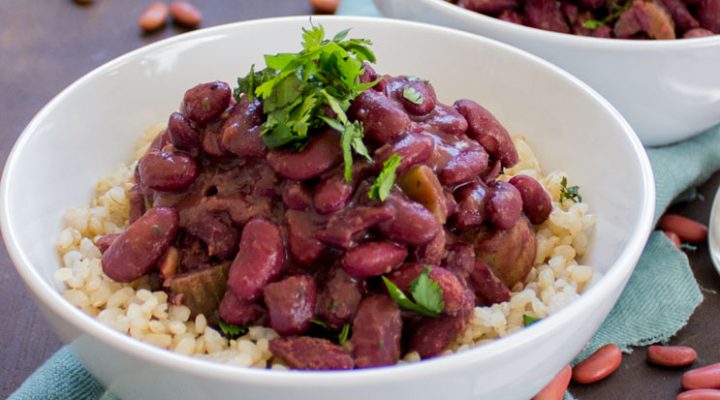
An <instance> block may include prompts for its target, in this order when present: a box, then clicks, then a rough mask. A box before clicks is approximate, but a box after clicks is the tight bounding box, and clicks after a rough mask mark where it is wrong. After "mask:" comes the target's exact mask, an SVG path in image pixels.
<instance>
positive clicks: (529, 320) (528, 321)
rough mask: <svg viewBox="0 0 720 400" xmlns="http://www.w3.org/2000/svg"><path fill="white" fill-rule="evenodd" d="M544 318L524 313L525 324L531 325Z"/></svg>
mask: <svg viewBox="0 0 720 400" xmlns="http://www.w3.org/2000/svg"><path fill="white" fill-rule="evenodd" d="M541 319H542V318H537V317H533V316H530V315H527V314H523V324H525V326H530V325H532V324H534V323H536V322H538V321H540V320H541Z"/></svg>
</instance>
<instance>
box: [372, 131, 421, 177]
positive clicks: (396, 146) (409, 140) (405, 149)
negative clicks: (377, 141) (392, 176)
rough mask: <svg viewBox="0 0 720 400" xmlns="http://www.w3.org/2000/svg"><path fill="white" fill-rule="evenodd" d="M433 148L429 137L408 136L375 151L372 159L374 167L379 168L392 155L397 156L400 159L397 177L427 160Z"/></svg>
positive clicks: (419, 135)
mask: <svg viewBox="0 0 720 400" xmlns="http://www.w3.org/2000/svg"><path fill="white" fill-rule="evenodd" d="M433 147H434V144H433V141H432V139H431V138H430V137H429V136H427V135H422V134H409V135H405V136H403V137H401V138H400V139H399V140H398V141H396V142H394V143H392V144H390V143H388V144H386V145H384V146H382V147H380V148H378V149H377V150H375V153H374V159H375V163H376V165H378V166H381V165H382V164H383V163H384V162H385V161H387V159H388V158H390V157H391V156H392V155H393V154H397V155H398V156H400V157H401V158H402V159H401V160H400V166H399V167H398V168H397V170H396V172H397V174H398V175H402V174H403V173H405V171H407V170H408V169H410V167H412V166H414V165H417V164H421V163H424V162H425V161H427V160H429V159H430V157H431V156H432V153H433Z"/></svg>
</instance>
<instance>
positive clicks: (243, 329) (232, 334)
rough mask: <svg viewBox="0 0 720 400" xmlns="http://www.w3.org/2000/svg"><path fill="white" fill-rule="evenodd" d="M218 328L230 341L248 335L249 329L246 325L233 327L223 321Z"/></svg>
mask: <svg viewBox="0 0 720 400" xmlns="http://www.w3.org/2000/svg"><path fill="white" fill-rule="evenodd" d="M218 326H219V327H220V331H221V332H222V334H223V336H225V337H226V338H228V339H237V338H239V337H240V336H243V335H246V334H247V333H248V327H247V326H244V325H233V324H229V323H227V322H225V321H222V320H221V321H220V322H219V323H218Z"/></svg>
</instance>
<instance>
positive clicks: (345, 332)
mask: <svg viewBox="0 0 720 400" xmlns="http://www.w3.org/2000/svg"><path fill="white" fill-rule="evenodd" d="M349 336H350V324H345V325H343V327H342V330H341V331H340V334H339V335H338V343H339V344H340V346H344V345H345V342H347V341H348V337H349Z"/></svg>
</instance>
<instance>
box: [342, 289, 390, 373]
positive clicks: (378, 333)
mask: <svg viewBox="0 0 720 400" xmlns="http://www.w3.org/2000/svg"><path fill="white" fill-rule="evenodd" d="M401 334H402V318H401V316H400V308H398V305H397V304H396V303H395V302H394V301H393V300H392V299H391V298H390V297H388V296H385V295H374V296H370V297H366V298H364V299H363V300H362V302H361V303H360V306H359V307H358V310H357V313H356V314H355V318H354V319H353V323H352V336H351V338H350V342H351V343H352V347H353V358H354V359H355V366H356V367H357V368H369V367H380V366H383V365H393V364H395V363H397V361H398V359H400V335H401Z"/></svg>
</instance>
